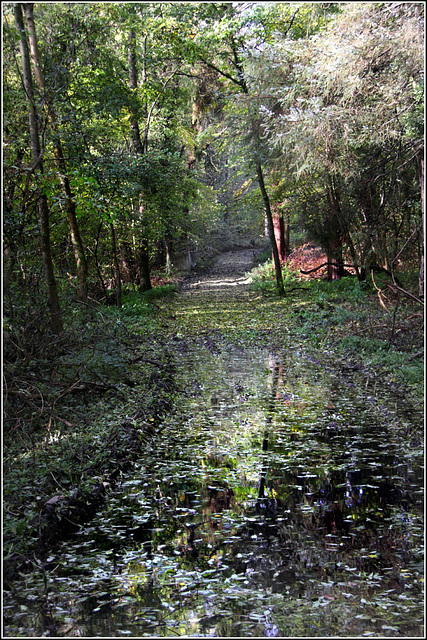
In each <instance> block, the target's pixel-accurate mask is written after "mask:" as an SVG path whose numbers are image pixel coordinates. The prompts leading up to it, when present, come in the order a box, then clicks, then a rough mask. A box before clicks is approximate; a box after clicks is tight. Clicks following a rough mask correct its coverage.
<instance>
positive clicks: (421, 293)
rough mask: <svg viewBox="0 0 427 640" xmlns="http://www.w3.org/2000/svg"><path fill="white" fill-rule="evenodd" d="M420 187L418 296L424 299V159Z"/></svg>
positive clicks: (421, 163) (421, 164) (421, 162)
mask: <svg viewBox="0 0 427 640" xmlns="http://www.w3.org/2000/svg"><path fill="white" fill-rule="evenodd" d="M420 160H421V161H420V186H421V258H420V275H419V279H418V295H419V297H420V298H424V206H425V204H424V158H423V157H422V156H421V159H420Z"/></svg>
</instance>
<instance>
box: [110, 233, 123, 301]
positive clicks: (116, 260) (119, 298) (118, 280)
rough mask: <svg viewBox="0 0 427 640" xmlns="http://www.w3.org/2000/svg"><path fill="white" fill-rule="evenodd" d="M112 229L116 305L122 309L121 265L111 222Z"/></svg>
mask: <svg viewBox="0 0 427 640" xmlns="http://www.w3.org/2000/svg"><path fill="white" fill-rule="evenodd" d="M110 229H111V249H112V252H113V261H114V276H115V279H116V304H117V306H118V307H121V306H122V278H121V275H120V263H119V258H118V255H117V242H116V230H115V228H114V224H113V223H112V222H110Z"/></svg>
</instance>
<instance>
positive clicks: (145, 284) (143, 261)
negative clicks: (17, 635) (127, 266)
mask: <svg viewBox="0 0 427 640" xmlns="http://www.w3.org/2000/svg"><path fill="white" fill-rule="evenodd" d="M139 259H140V281H139V290H140V291H141V293H142V292H144V291H149V290H150V289H152V284H151V279H150V260H149V253H148V246H147V242H146V241H145V240H143V241H142V242H141V249H140V253H139Z"/></svg>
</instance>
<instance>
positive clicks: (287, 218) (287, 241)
mask: <svg viewBox="0 0 427 640" xmlns="http://www.w3.org/2000/svg"><path fill="white" fill-rule="evenodd" d="M283 235H284V240H285V252H284V253H285V255H284V259H285V260H286V258H287V257H288V256H289V253H290V235H291V223H290V215H289V211H286V213H285V218H284V230H283Z"/></svg>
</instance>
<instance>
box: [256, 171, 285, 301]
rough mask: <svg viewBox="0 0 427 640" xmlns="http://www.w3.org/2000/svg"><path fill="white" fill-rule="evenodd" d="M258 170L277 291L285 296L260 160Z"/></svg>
mask: <svg viewBox="0 0 427 640" xmlns="http://www.w3.org/2000/svg"><path fill="white" fill-rule="evenodd" d="M256 172H257V176H258V184H259V188H260V190H261V195H262V199H263V201H264V209H265V215H266V218H267V224H268V235H269V237H270V242H271V248H272V250H273V260H274V270H275V273H276V284H277V291H278V293H279V296H284V295H285V289H284V287H283V277H282V267H281V265H280V257H279V251H278V249H277V243H276V238H275V236H274V224H273V216H272V213H271V207H270V199H269V197H268V193H267V190H266V188H265V183H264V176H263V173H262V167H261V163H260V162H259V160H256Z"/></svg>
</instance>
